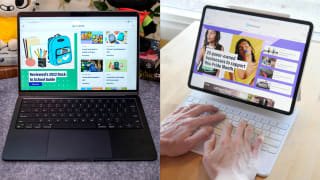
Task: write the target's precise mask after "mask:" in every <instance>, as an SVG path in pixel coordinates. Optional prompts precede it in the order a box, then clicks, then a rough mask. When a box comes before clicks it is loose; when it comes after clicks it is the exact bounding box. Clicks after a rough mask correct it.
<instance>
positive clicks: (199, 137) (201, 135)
mask: <svg viewBox="0 0 320 180" xmlns="http://www.w3.org/2000/svg"><path fill="white" fill-rule="evenodd" d="M212 133H213V127H211V126H202V127H201V128H200V129H199V130H198V131H196V132H195V133H194V134H193V135H191V136H189V137H187V138H186V139H185V142H186V143H187V144H188V146H189V148H190V149H191V148H193V147H194V146H195V145H197V144H198V143H200V142H201V141H203V140H205V139H207V138H208V137H209V136H210V135H211V134H212Z"/></svg>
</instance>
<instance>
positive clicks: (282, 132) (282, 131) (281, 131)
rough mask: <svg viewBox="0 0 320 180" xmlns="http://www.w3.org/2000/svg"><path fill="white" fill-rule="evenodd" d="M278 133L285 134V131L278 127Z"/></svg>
mask: <svg viewBox="0 0 320 180" xmlns="http://www.w3.org/2000/svg"><path fill="white" fill-rule="evenodd" d="M278 133H279V134H280V135H282V136H284V135H285V134H286V131H285V130H283V129H279V132H278Z"/></svg>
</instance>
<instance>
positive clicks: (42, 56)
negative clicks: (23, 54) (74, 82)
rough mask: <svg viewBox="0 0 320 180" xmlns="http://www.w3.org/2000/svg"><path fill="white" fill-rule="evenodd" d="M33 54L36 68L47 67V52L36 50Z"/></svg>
mask: <svg viewBox="0 0 320 180" xmlns="http://www.w3.org/2000/svg"><path fill="white" fill-rule="evenodd" d="M34 54H36V56H37V57H38V67H46V66H47V58H46V56H47V50H44V49H41V48H38V49H37V50H34Z"/></svg>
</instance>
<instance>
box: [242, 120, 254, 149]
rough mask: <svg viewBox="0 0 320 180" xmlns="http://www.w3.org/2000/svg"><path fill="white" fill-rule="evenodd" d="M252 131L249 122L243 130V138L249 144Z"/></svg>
mask: <svg viewBox="0 0 320 180" xmlns="http://www.w3.org/2000/svg"><path fill="white" fill-rule="evenodd" d="M252 133H253V126H252V124H249V125H248V126H247V128H246V129H245V132H244V140H245V142H246V143H248V144H249V145H250V144H251V143H250V141H251V137H252Z"/></svg>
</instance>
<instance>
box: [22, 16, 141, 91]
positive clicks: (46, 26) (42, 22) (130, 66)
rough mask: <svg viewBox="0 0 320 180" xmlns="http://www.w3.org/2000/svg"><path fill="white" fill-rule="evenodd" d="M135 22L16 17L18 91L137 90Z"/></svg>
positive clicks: (132, 19)
mask: <svg viewBox="0 0 320 180" xmlns="http://www.w3.org/2000/svg"><path fill="white" fill-rule="evenodd" d="M137 23H138V21H137V17H116V16H110V17H102V16H99V17H93V16H92V17H90V16H86V17H20V27H19V28H20V32H19V33H20V39H19V41H20V78H21V81H20V83H21V84H20V86H21V90H22V91H25V90H27V91H32V90H41V91H42V90H44V91H47V90H55V91H56V90H57V91H59V90H60V91H61V90H106V91H108V90H137V87H136V86H137V51H138V47H137V46H138V45H137V38H138V37H137V34H138V33H137Z"/></svg>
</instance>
